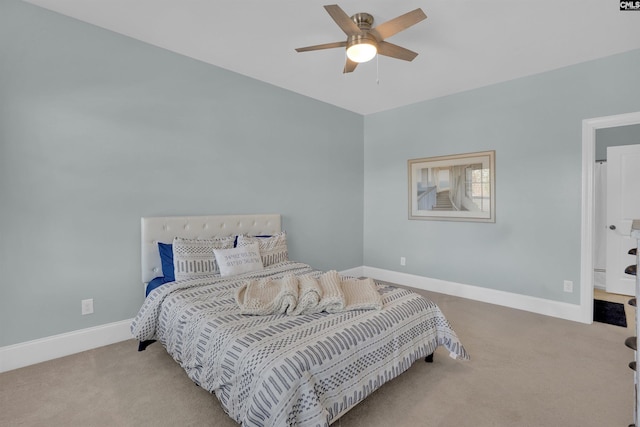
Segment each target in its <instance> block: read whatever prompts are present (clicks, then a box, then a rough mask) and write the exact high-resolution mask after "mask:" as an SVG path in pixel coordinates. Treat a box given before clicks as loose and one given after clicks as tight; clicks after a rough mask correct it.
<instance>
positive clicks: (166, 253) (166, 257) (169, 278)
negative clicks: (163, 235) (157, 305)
mask: <svg viewBox="0 0 640 427" xmlns="http://www.w3.org/2000/svg"><path fill="white" fill-rule="evenodd" d="M158 252H160V262H161V263H162V275H163V276H164V279H165V281H166V282H173V281H175V280H176V276H175V274H174V272H173V245H172V244H171V243H160V242H158ZM149 283H151V282H149Z"/></svg>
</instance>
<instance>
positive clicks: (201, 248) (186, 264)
mask: <svg viewBox="0 0 640 427" xmlns="http://www.w3.org/2000/svg"><path fill="white" fill-rule="evenodd" d="M234 240H235V237H234V236H229V237H220V238H215V239H183V238H181V237H176V238H174V239H173V273H174V276H175V279H176V280H185V279H192V278H196V277H203V276H212V275H216V274H220V269H219V268H218V264H217V263H216V258H215V256H214V255H213V250H214V249H225V248H233V241H234Z"/></svg>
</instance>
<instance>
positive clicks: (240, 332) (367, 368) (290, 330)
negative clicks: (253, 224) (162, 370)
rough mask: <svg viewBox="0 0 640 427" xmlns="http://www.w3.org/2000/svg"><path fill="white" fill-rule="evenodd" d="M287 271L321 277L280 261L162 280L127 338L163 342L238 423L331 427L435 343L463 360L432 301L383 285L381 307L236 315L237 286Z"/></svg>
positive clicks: (305, 267) (463, 354)
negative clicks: (235, 272)
mask: <svg viewBox="0 0 640 427" xmlns="http://www.w3.org/2000/svg"><path fill="white" fill-rule="evenodd" d="M291 273H293V274H307V273H312V274H317V275H319V274H321V273H322V272H320V271H315V270H313V269H312V268H311V267H309V266H308V265H306V264H301V263H295V262H285V263H281V264H276V265H273V266H270V267H267V268H266V269H265V270H264V271H262V272H259V273H245V274H243V275H239V276H234V277H231V278H221V277H208V278H199V279H193V280H185V281H180V282H172V283H168V284H165V285H163V286H161V287H159V288H157V289H155V290H154V291H152V292H151V293H150V294H149V296H148V297H147V299H146V300H145V303H144V304H143V306H142V308H141V309H140V312H139V313H138V315H137V316H136V318H135V319H134V320H133V322H132V324H131V332H132V333H133V335H134V337H135V338H137V339H138V340H141V341H142V340H148V339H158V340H159V341H160V342H162V344H163V345H164V346H165V348H166V349H167V351H168V352H169V354H170V355H171V356H172V357H173V358H174V359H175V360H176V361H177V362H178V363H179V364H180V365H181V366H182V367H183V368H184V370H185V371H186V372H187V375H188V376H189V377H190V378H191V379H192V380H193V381H194V382H195V383H196V384H198V385H199V386H201V387H203V388H204V389H206V390H208V391H210V392H213V393H215V394H216V396H217V397H218V399H219V400H220V402H221V403H222V406H223V408H224V410H225V411H226V412H227V414H229V416H231V417H232V418H233V419H234V420H236V421H237V422H238V423H240V424H242V425H243V426H294V425H297V426H328V425H329V424H331V422H332V421H335V420H336V419H337V418H338V417H340V416H341V415H342V414H344V413H345V412H346V411H348V410H349V409H351V408H352V407H353V406H355V405H356V404H357V403H358V402H360V401H362V400H363V399H364V398H365V397H366V396H368V395H369V394H371V393H372V392H373V391H374V390H376V389H377V388H379V387H380V386H381V385H382V384H384V383H385V382H387V381H389V380H391V379H392V378H395V377H397V376H398V375H400V374H401V373H402V372H404V371H405V370H407V369H408V368H409V367H410V366H411V364H412V363H413V362H414V361H416V360H418V359H421V358H424V357H426V356H428V355H429V354H432V353H433V352H434V351H435V350H436V348H437V347H438V346H444V347H445V348H447V349H448V350H449V352H450V355H451V356H452V357H456V358H460V359H468V358H469V356H468V355H467V352H466V350H465V349H464V347H463V346H462V344H461V343H460V341H459V340H458V337H457V336H456V334H455V332H454V331H453V329H452V328H451V325H450V324H449V322H448V321H447V319H445V317H444V315H443V314H442V312H441V311H440V309H439V308H438V307H437V306H436V304H435V303H433V302H431V301H429V300H427V299H425V298H423V297H421V296H420V295H418V294H416V293H414V292H411V291H408V290H406V289H402V288H397V287H393V286H388V285H384V284H379V283H378V284H377V286H378V290H379V291H380V294H381V295H382V299H383V304H384V306H383V309H382V310H379V311H378V310H354V311H345V312H341V313H337V314H328V313H319V314H313V315H302V316H287V315H272V316H249V315H242V314H240V310H239V307H238V305H237V303H236V301H235V299H234V292H235V289H236V288H237V287H239V286H240V285H242V283H244V282H245V281H246V280H248V279H249V278H256V277H266V276H271V277H273V278H274V279H277V278H281V277H282V276H284V275H285V274H291Z"/></svg>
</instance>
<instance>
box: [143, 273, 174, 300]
mask: <svg viewBox="0 0 640 427" xmlns="http://www.w3.org/2000/svg"><path fill="white" fill-rule="evenodd" d="M168 282H173V280H167V278H166V277H156V278H155V279H153V280H152V281H150V282H149V283H147V289H146V291H145V294H144V296H145V297H147V296H149V293H150V292H151V291H152V290H154V289H155V288H157V287H160V286H162V285H164V284H165V283H168Z"/></svg>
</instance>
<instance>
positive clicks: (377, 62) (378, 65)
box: [376, 55, 380, 85]
mask: <svg viewBox="0 0 640 427" xmlns="http://www.w3.org/2000/svg"><path fill="white" fill-rule="evenodd" d="M379 57H380V55H376V84H377V85H380V61H379V60H378V58H379Z"/></svg>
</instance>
